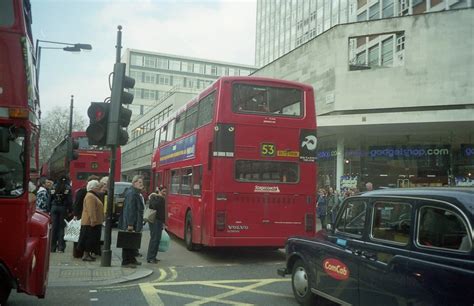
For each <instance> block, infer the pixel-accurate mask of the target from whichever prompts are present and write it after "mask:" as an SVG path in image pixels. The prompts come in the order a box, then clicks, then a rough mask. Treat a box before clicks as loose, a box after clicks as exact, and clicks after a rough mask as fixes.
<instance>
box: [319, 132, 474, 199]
mask: <svg viewBox="0 0 474 306" xmlns="http://www.w3.org/2000/svg"><path fill="white" fill-rule="evenodd" d="M472 136H473V135H472V134H470V135H469V133H468V134H465V136H464V137H454V136H453V134H452V133H450V135H448V136H446V135H444V136H443V135H442V134H432V135H418V136H417V135H390V136H351V137H347V135H345V136H341V135H339V136H330V137H321V138H320V139H319V143H318V166H319V168H318V178H319V180H318V184H319V187H325V186H332V187H336V188H337V189H340V190H345V189H357V190H358V191H364V190H365V184H366V183H367V182H371V183H372V184H373V186H374V188H376V189H378V188H411V187H440V186H453V187H454V186H458V187H466V186H474V145H473V141H472V140H473V137H472ZM338 137H339V138H338ZM341 140H342V141H341ZM338 143H339V145H338ZM341 143H342V144H343V145H341ZM338 166H339V167H341V169H342V171H341V169H339V171H338Z"/></svg>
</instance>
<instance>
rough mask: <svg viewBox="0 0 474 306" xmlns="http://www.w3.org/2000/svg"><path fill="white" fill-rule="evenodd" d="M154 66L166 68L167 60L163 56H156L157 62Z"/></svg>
mask: <svg viewBox="0 0 474 306" xmlns="http://www.w3.org/2000/svg"><path fill="white" fill-rule="evenodd" d="M156 68H159V69H168V60H167V59H165V58H158V60H157V63H156Z"/></svg>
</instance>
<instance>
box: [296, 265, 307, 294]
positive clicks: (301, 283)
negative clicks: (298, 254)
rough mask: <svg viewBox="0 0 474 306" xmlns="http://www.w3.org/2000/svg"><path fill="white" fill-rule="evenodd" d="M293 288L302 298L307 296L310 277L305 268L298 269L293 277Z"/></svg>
mask: <svg viewBox="0 0 474 306" xmlns="http://www.w3.org/2000/svg"><path fill="white" fill-rule="evenodd" d="M293 287H294V288H295V291H296V293H297V294H298V295H299V296H300V297H303V296H305V295H306V293H307V292H308V275H307V274H306V271H305V269H304V268H303V267H298V268H296V271H295V274H294V275H293Z"/></svg>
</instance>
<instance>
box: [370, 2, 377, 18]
mask: <svg viewBox="0 0 474 306" xmlns="http://www.w3.org/2000/svg"><path fill="white" fill-rule="evenodd" d="M379 18H380V3H379V2H377V3H376V4H374V5H372V6H371V7H370V8H369V20H374V19H379Z"/></svg>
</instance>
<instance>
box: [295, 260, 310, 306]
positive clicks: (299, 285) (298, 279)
mask: <svg viewBox="0 0 474 306" xmlns="http://www.w3.org/2000/svg"><path fill="white" fill-rule="evenodd" d="M291 287H292V288H293V295H294V296H295V299H296V301H297V302H298V303H299V304H301V305H314V304H315V303H316V297H315V296H314V294H313V293H312V292H311V280H310V278H309V275H308V269H307V268H306V265H305V263H304V262H303V261H302V260H301V259H298V260H297V261H296V262H295V264H294V265H293V271H292V273H291Z"/></svg>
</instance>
